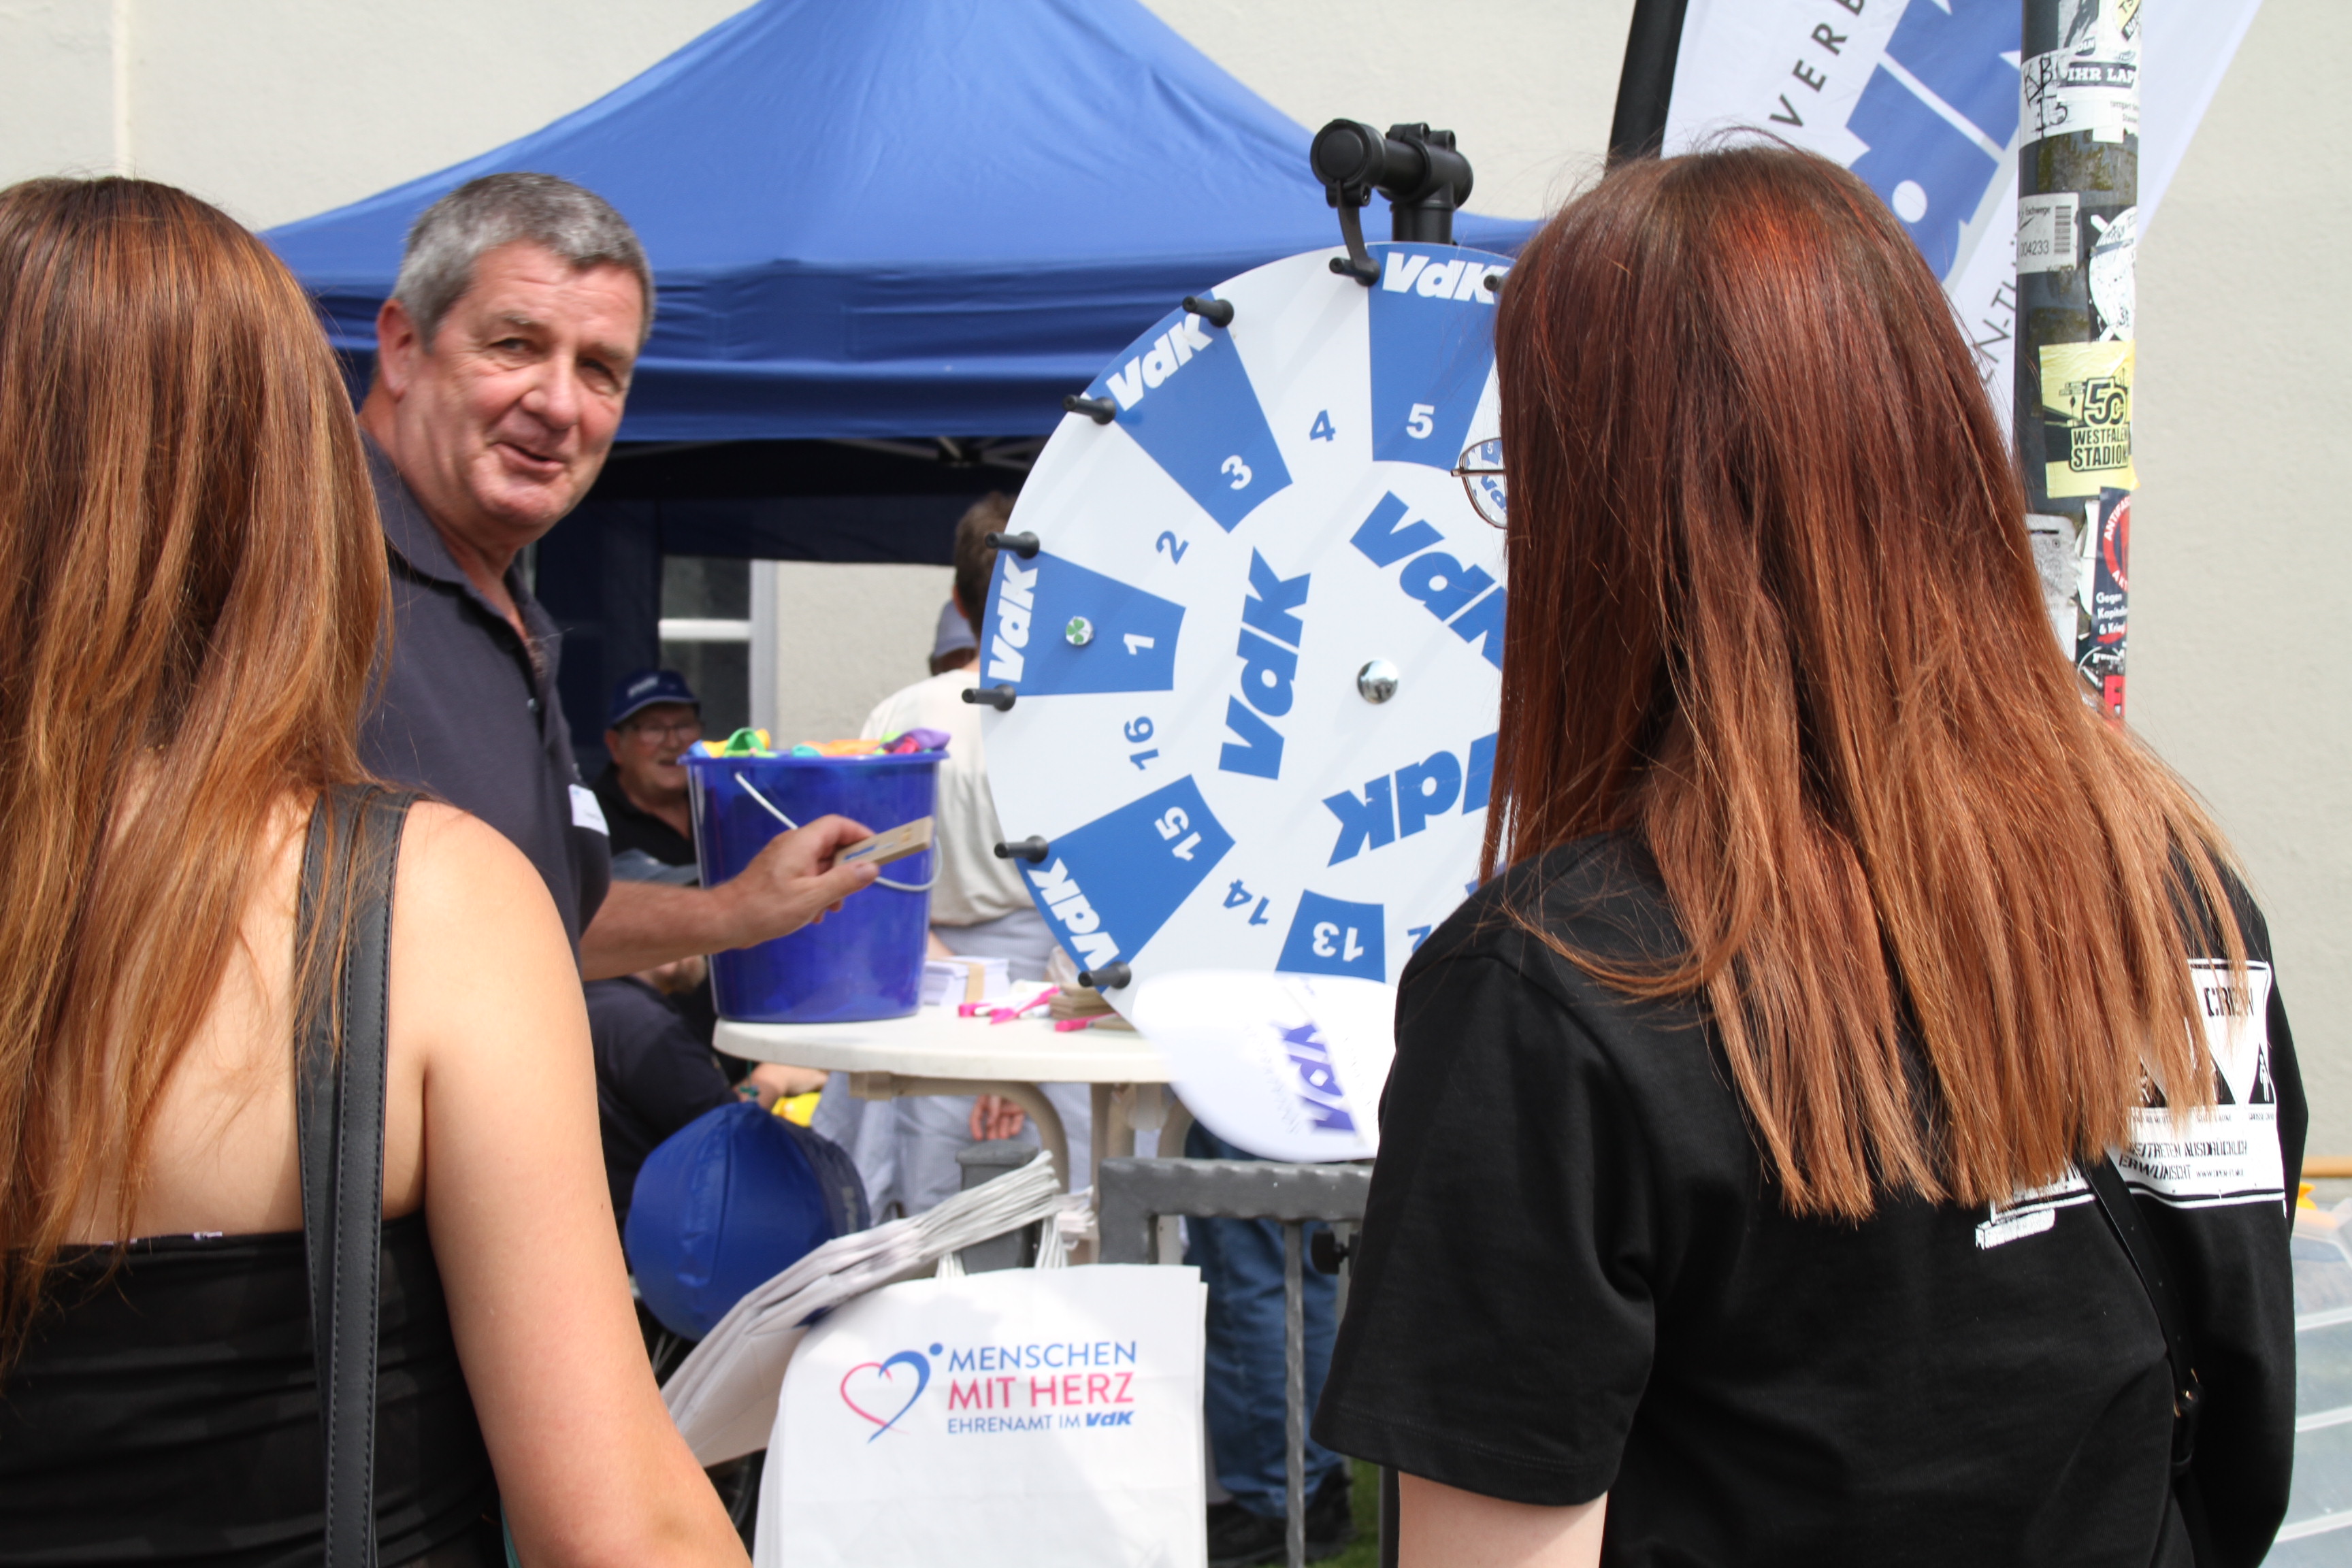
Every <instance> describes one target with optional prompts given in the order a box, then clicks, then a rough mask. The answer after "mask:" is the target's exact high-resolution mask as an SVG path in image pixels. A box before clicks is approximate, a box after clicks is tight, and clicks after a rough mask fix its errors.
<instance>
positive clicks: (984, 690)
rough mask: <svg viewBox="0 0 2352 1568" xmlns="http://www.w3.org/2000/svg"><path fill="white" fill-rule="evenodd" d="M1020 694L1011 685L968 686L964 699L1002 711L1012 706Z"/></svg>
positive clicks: (965, 689)
mask: <svg viewBox="0 0 2352 1568" xmlns="http://www.w3.org/2000/svg"><path fill="white" fill-rule="evenodd" d="M1020 696H1021V694H1020V693H1019V692H1017V691H1015V690H1013V688H1011V687H1009V686H968V687H966V688H964V693H963V700H965V701H966V702H977V703H979V704H981V705H982V706H983V707H988V708H993V709H995V710H997V711H998V712H999V713H1002V712H1003V711H1004V710H1006V709H1008V708H1010V707H1012V706H1013V703H1014V701H1015V700H1018V699H1019V698H1020Z"/></svg>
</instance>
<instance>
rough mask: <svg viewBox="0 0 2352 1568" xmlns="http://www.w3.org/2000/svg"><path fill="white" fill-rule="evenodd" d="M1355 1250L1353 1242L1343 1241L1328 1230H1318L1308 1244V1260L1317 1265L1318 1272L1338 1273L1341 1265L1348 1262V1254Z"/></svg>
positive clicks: (1316, 1270)
mask: <svg viewBox="0 0 2352 1568" xmlns="http://www.w3.org/2000/svg"><path fill="white" fill-rule="evenodd" d="M1355 1250H1356V1248H1355V1245H1354V1244H1353V1243H1351V1242H1345V1241H1341V1240H1340V1239H1339V1237H1336V1236H1334V1235H1332V1234H1331V1233H1330V1232H1329V1231H1328V1230H1318V1231H1317V1232H1316V1233H1315V1236H1314V1238H1313V1239H1312V1240H1310V1241H1309V1242H1307V1261H1308V1262H1310V1263H1312V1264H1314V1265H1315V1272H1316V1273H1318V1274H1337V1273H1338V1272H1339V1265H1341V1264H1343V1263H1345V1262H1347V1261H1348V1255H1349V1253H1351V1252H1353V1251H1355Z"/></svg>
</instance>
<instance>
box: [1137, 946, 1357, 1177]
mask: <svg viewBox="0 0 2352 1568" xmlns="http://www.w3.org/2000/svg"><path fill="white" fill-rule="evenodd" d="M1133 1011H1134V1014H1135V1026H1136V1027H1137V1028H1138V1029H1139V1030H1141V1031H1142V1032H1143V1035H1144V1037H1145V1038H1146V1039H1149V1040H1150V1042H1151V1043H1152V1044H1153V1045H1154V1046H1156V1047H1159V1049H1160V1055H1162V1056H1163V1057H1165V1058H1167V1060H1168V1066H1169V1068H1170V1070H1171V1072H1173V1073H1174V1075H1175V1083H1176V1090H1177V1093H1178V1094H1179V1095H1181V1097H1182V1098H1183V1101H1184V1105H1185V1108H1186V1109H1187V1110H1191V1111H1192V1114H1193V1115H1194V1116H1196V1117H1198V1118H1199V1119H1200V1120H1201V1121H1202V1123H1203V1124H1204V1125H1205V1126H1207V1127H1208V1129H1209V1130H1210V1131H1213V1132H1214V1133H1216V1134H1217V1135H1218V1136H1219V1137H1221V1138H1223V1139H1225V1140H1226V1141H1228V1142H1233V1143H1237V1144H1239V1145H1241V1147H1243V1148H1244V1149H1247V1150H1248V1151H1250V1152H1252V1153H1254V1154H1259V1155H1263V1156H1264V1157H1265V1158H1266V1159H1269V1160H1298V1161H1308V1162H1314V1161H1328V1160H1369V1159H1370V1158H1371V1157H1372V1156H1373V1155H1374V1154H1376V1153H1378V1152H1380V1105H1381V1089H1383V1088H1384V1087H1386V1085H1387V1083H1388V1077H1389V1063H1390V1061H1391V1058H1393V1057H1394V1056H1395V1055H1396V988H1395V987H1394V986H1391V985H1382V984H1374V983H1373V982H1371V981H1369V980H1348V979H1342V978H1333V977H1324V976H1317V975H1305V974H1250V973H1218V972H1215V971H1206V972H1200V971H1196V972H1192V973H1176V974H1167V975H1161V976H1160V977H1158V978H1156V979H1154V980H1151V981H1150V982H1148V983H1146V984H1145V985H1144V986H1143V988H1142V992H1141V994H1139V996H1138V997H1137V998H1136V1002H1135V1005H1134V1009H1133Z"/></svg>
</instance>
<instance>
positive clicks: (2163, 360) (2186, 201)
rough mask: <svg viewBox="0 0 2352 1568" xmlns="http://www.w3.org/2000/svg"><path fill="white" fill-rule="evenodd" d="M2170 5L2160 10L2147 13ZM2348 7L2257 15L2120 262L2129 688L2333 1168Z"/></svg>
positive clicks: (2350, 592) (2350, 434)
mask: <svg viewBox="0 0 2352 1568" xmlns="http://www.w3.org/2000/svg"><path fill="white" fill-rule="evenodd" d="M2179 3H2181V0H2168V4H2179ZM2347 60H2352V7H2347V6H2345V5H2342V4H2341V0H2266V3H2265V4H2264V5H2263V8H2262V11H2261V12H2260V13H2259V14H2258V15H2257V16H2255V18H2254V25H2253V27H2252V31H2251V32H2249V33H2248V34H2247V37H2246V41H2245V44H2244V45H2243V47H2242V48H2241V49H2240V50H2239V52H2238V58H2237V60H2236V62H2235V63H2234V64H2233V65H2232V66H2231V69H2230V72H2229V74H2228V75H2227V76H2226V77H2224V78H2223V79H2222V81H2221V90H2220V91H2219V92H2218V93H2216V94H2215V96H2214V99H2213V106H2212V108H2211V109H2210V110H2209V111H2208V112H2207V114H2206V117H2205V122H2204V124H2203V125H2202V126H2201V127H2200V129H2199V131H2198V132H2197V139H2196V140H2195V141H2194V142H2191V143H2190V144H2189V153H2188V156H2187V157H2186V158H2185V159H2184V160H2183V161H2182V163H2181V165H2180V171H2179V174H2177V175H2176V176H2175V177H2174V181H2173V184H2172V187H2171V189H2170V190H2169V191H2168V193H2167V194H2166V195H2165V198H2164V208H2163V211H2162V213H2161V214H2160V215H2159V216H2158V219H2157V222H2156V225H2155V226H2154V227H2153V228H2152V229H2150V230H2149V232H2148V235H2147V238H2146V239H2144V240H2143V241H2142V242H2141V245H2140V261H2139V313H2138V331H2139V348H2138V353H2139V365H2140V380H2139V383H2138V387H2137V390H2138V392H2139V394H2140V397H2141V404H2140V407H2139V409H2138V410H2137V413H2136V422H2137V423H2136V428H2135V431H2134V436H2135V440H2134V447H2135V448H2136V452H2137V458H2138V466H2139V473H2140V480H2141V486H2142V488H2141V490H2140V492H2139V495H2138V497H2137V500H2134V502H2133V504H2132V510H2133V514H2134V515H2133V519H2132V523H2133V527H2132V552H2131V568H2132V571H2131V590H2132V602H2131V616H2132V626H2131V665H2130V668H2131V681H2130V689H2129V695H2128V704H2129V706H2128V712H2129V715H2130V718H2131V721H2132V723H2133V724H2134V725H2135V726H2136V727H2137V729H2138V730H2139V731H2140V733H2141V734H2143V735H2145V736H2147V738H2148V740H2150V741H2151V742H2154V743H2155V745H2156V747H2157V749H2158V751H2159V752H2162V753H2163V754H2164V755H2165V757H2166V758H2167V759H2168V760H2169V761H2170V762H2171V763H2172V764H2173V765H2174V766H2175V767H2177V768H2179V770H2180V771H2181V772H2182V773H2185V774H2187V775H2188V777H2189V782H2190V783H2191V784H2195V785H2196V786H2197V787H2198V789H2200V791H2202V792H2203V793H2204V795H2205V796H2206V798H2207V799H2208V800H2209V801H2210V802H2211V803H2212V805H2213V807H2214V808H2215V810H2216V811H2218V812H2219V813H2220V815H2221V822H2222V825H2223V826H2225V827H2227V828H2228V829H2229V831H2230V832H2231V835H2233V836H2234V837H2235V839H2236V841H2237V845H2238V848H2239V850H2240V851H2241V852H2242V854H2243V855H2244V857H2245V859H2246V863H2247V867H2248V869H2249V870H2250V872H2251V873H2252V879H2253V883H2254V890H2255V893H2256V895H2257V896H2258V897H2259V898H2260V899H2261V900H2263V904H2264V906H2265V907H2266V909H2267V911H2268V913H2269V916H2270V923H2271V930H2272V932H2273V937H2274V939H2275V941H2276V943H2277V949H2278V964H2279V969H2278V975H2279V986H2280V989H2281V991H2282V992H2283V993H2284V995H2285V998H2286V1002H2287V1005H2288V1006H2289V1008H2291V1009H2292V1011H2293V1016H2294V1026H2295V1043H2296V1045H2297V1047H2299V1048H2300V1050H2301V1053H2302V1058H2303V1070H2304V1079H2305V1084H2306V1085H2307V1086H2308V1088H2309V1089H2310V1092H2311V1098H2312V1106H2313V1111H2314V1116H2313V1125H2312V1139H2311V1147H2312V1150H2313V1152H2315V1153H2325V1154H2337V1155H2352V700H2347V679H2346V668H2345V660H2344V659H2342V658H2339V657H2338V655H2339V653H2340V651H2341V650H2339V649H2337V648H2336V646H2335V639H2336V637H2339V636H2342V635H2344V634H2345V632H2346V630H2347V626H2352V529H2347V527H2346V525H2345V524H2346V518H2345V502H2344V497H2343V492H2342V491H2341V490H2339V489H2337V488H2336V482H2337V479H2338V478H2339V474H2340V472H2341V470H2339V469H2338V468H2337V467H2336V465H2337V464H2338V463H2339V462H2344V461H2346V460H2347V459H2352V377H2347V365H2352V317H2347V312H2346V310H2345V307H2344V302H2343V298H2342V289H2343V283H2344V277H2345V274H2344V272H2343V270H2342V269H2343V268H2344V266H2345V258H2346V257H2347V255H2352V155H2347V132H2352V123H2347V119H2352V116H2347V108H2346V102H2345V98H2344V94H2343V92H2342V90H2341V87H2340V85H2339V82H2338V78H2339V77H2340V76H2341V74H2342V68H2343V66H2344V64H2345V62H2346V61H2347Z"/></svg>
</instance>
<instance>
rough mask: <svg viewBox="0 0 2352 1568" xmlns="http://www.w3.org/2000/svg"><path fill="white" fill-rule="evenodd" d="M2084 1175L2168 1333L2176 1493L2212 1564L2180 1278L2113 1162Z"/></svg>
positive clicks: (2196, 1387)
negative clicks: (2196, 1480)
mask: <svg viewBox="0 0 2352 1568" xmlns="http://www.w3.org/2000/svg"><path fill="white" fill-rule="evenodd" d="M2085 1174H2086V1175H2087V1176H2088V1177H2089V1178H2090V1183H2091V1191H2092V1193H2093V1194H2095V1196H2096V1197H2097V1198H2098V1200H2099V1212H2100V1213H2101V1214H2103V1215H2106V1219H2107V1228H2108V1229H2109V1230H2111V1231H2113V1232H2115V1235H2116V1240H2117V1241H2119V1242H2121V1243H2122V1244H2123V1249H2124V1254H2125V1256H2126V1257H2127V1258H2130V1259H2131V1264H2132V1268H2133V1270H2134V1272H2136V1273H2137V1274H2138V1275H2139V1282H2140V1288H2141V1289H2144V1290H2146V1291H2147V1300H2148V1305H2150V1306H2152V1307H2154V1308H2155V1309H2156V1321H2157V1325H2158V1327H2159V1328H2160V1329H2161V1330H2162V1331H2163V1332H2164V1359H2165V1361H2166V1362H2167V1363H2169V1366H2170V1370H2171V1373H2172V1489H2173V1492H2174V1495H2175V1496H2176V1497H2177V1498H2178V1499H2179V1502H2180V1509H2181V1517H2182V1520H2183V1521H2184V1522H2185V1523H2186V1524H2187V1525H2188V1526H2189V1536H2190V1539H2191V1541H2192V1542H2194V1543H2195V1545H2196V1546H2197V1548H2198V1560H2199V1561H2200V1562H2204V1561H2207V1560H2208V1559H2207V1557H2206V1555H2205V1552H2204V1542H2203V1539H2202V1538H2203V1535H2204V1522H2205V1521H2204V1510H2203V1508H2202V1507H2201V1506H2200V1501H2199V1499H2198V1498H2197V1496H2196V1493H2195V1489H2194V1487H2193V1486H2192V1485H2191V1478H2190V1476H2189V1468H2190V1466H2191V1465H2192V1464H2194V1462H2195V1461H2196V1458H2197V1420H2198V1417H2199V1416H2200V1415H2201V1414H2203V1410H2204V1397H2205V1394H2204V1389H2203V1387H2202V1386H2201V1385H2200V1384H2199V1382H2198V1380H2197V1348H2196V1345H2195V1343H2194V1342H2193V1341H2191V1340H2190V1338H2189V1313H2188V1311H2187V1310H2185V1309H2184V1308H2183V1307H2182V1305H2181V1302H2180V1293H2179V1290H2178V1289H2176V1288H2175V1281H2176V1279H2178V1275H2177V1274H2176V1273H2175V1272H2174V1270H2173V1268H2172V1265H2171V1261H2170V1259H2169V1258H2168V1256H2167V1255H2166V1253H2165V1250H2164V1247H2163V1244H2162V1243H2161V1242H2160V1241H2158V1239H2157V1236H2156V1233H2155V1232H2154V1231H2153V1230H2151V1229H2149V1228H2148V1226H2147V1221H2146V1220H2144V1219H2143V1218H2141V1216H2140V1212H2139V1205H2138V1204H2137V1203H2136V1202H2134V1201H2133V1199H2132V1195H2131V1189H2130V1188H2129V1187H2127V1186H2126V1185H2125V1184H2124V1177H2123V1173H2122V1172H2120V1171H2118V1170H2116V1163H2115V1161H2114V1160H2113V1159H2111V1158H2107V1157H2105V1156H2102V1157H2101V1159H2100V1161H2099V1163H2097V1164H2095V1165H2094V1166H2092V1167H2091V1168H2090V1169H2089V1170H2088V1171H2087V1172H2085Z"/></svg>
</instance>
